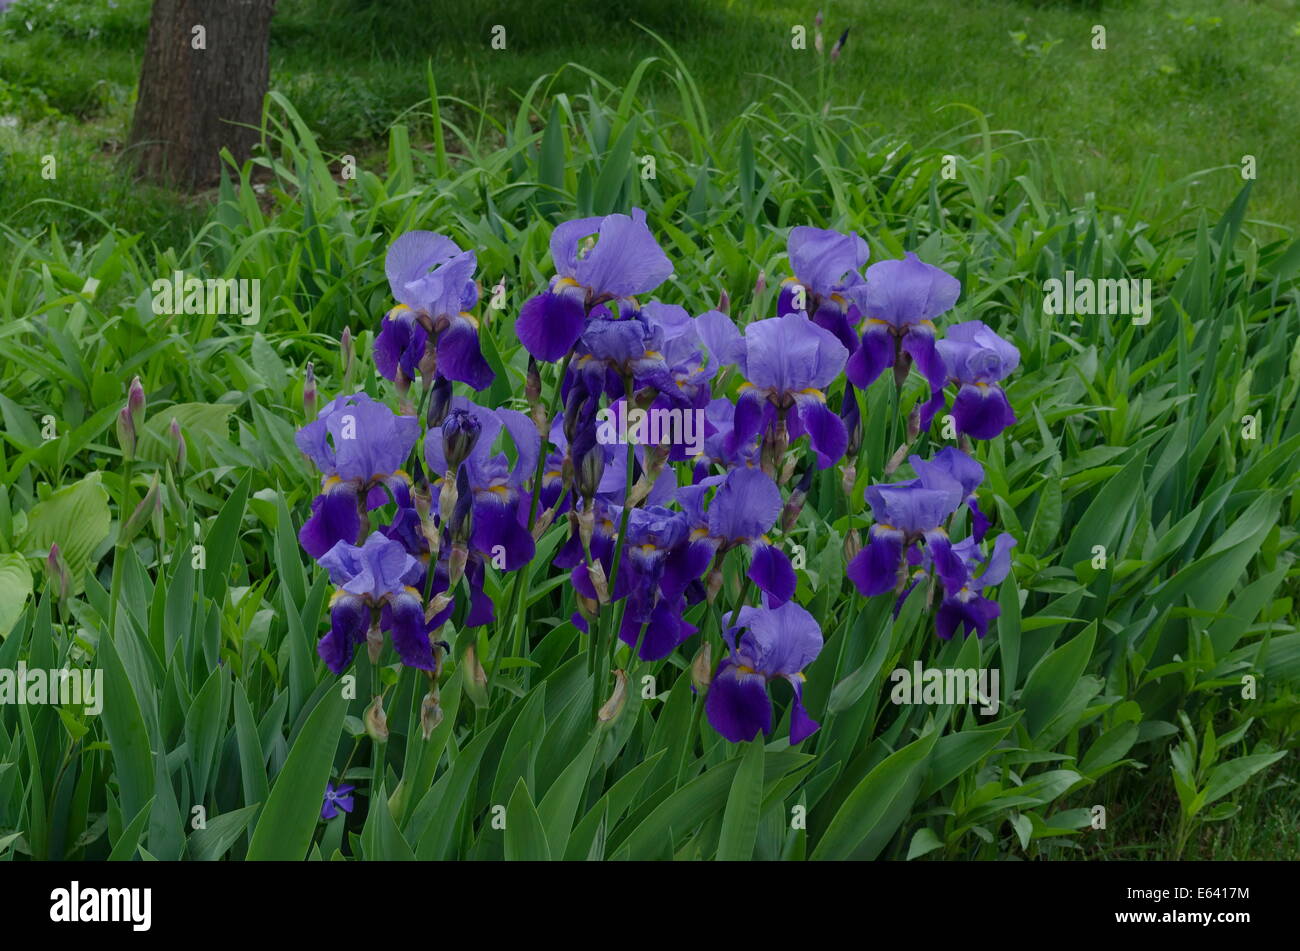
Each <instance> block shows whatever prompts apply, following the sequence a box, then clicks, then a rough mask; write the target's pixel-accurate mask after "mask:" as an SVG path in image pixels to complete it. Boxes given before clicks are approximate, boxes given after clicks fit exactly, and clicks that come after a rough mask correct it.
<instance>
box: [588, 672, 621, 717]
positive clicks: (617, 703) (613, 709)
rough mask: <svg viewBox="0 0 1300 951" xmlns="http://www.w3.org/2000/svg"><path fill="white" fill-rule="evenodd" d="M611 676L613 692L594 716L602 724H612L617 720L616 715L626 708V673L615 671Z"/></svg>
mask: <svg viewBox="0 0 1300 951" xmlns="http://www.w3.org/2000/svg"><path fill="white" fill-rule="evenodd" d="M613 674H614V692H613V693H612V694H610V695H609V699H608V700H606V701H605V705H604V706H603V707H601V708H600V712H599V713H597V714H596V718H597V719H598V720H599V721H600V722H601V723H602V724H608V723H613V722H614V721H615V720H616V719H618V715H619V714H620V713H622V712H623V708H624V707H625V706H627V673H626V672H625V671H622V670H615V671H613Z"/></svg>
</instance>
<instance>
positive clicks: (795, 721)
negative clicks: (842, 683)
mask: <svg viewBox="0 0 1300 951" xmlns="http://www.w3.org/2000/svg"><path fill="white" fill-rule="evenodd" d="M786 679H787V680H789V682H790V686H791V687H793V688H794V703H793V704H791V706H790V745H791V746H797V745H798V744H799V743H802V742H803V741H804V740H806V739H808V737H810V736H812V735H813V734H814V733H816V732H817V731H818V730H819V729H821V724H819V723H818V722H817V721H816V720H814V719H813V718H812V717H810V716H809V715H808V711H807V710H806V709H804V705H803V677H802V676H798V677H788V678H786Z"/></svg>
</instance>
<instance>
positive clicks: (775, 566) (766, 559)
mask: <svg viewBox="0 0 1300 951" xmlns="http://www.w3.org/2000/svg"><path fill="white" fill-rule="evenodd" d="M750 551H751V552H752V553H753V558H751V559H750V562H749V574H748V577H749V580H750V581H752V582H754V584H756V585H758V587H759V588H760V589H761V590H762V591H764V592H765V593H766V594H767V595H768V603H769V604H770V605H771V606H772V607H774V608H775V607H780V606H781V605H783V604H785V603H786V602H787V601H789V600H790V599H791V598H793V597H794V589H795V586H796V584H797V583H798V579H796V578H795V574H794V567H793V566H792V565H791V564H790V559H789V558H787V557H786V554H785V552H783V551H781V549H779V548H777V547H776V546H775V545H768V544H764V543H762V542H759V543H757V544H755V545H754V546H753V547H752V548H751V549H750Z"/></svg>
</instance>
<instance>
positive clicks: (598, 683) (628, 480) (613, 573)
mask: <svg viewBox="0 0 1300 951" xmlns="http://www.w3.org/2000/svg"><path fill="white" fill-rule="evenodd" d="M623 398H624V399H625V400H626V401H627V404H628V408H629V409H631V405H632V377H631V376H630V375H628V376H625V377H624V378H623ZM635 465H636V444H635V443H633V442H632V441H631V440H630V439H629V440H628V443H627V473H626V477H625V478H624V480H623V482H624V485H623V512H622V514H621V515H620V516H619V520H618V539H617V541H615V543H614V559H613V561H612V562H611V563H610V572H609V578H608V579H606V580H607V583H608V585H609V596H610V606H611V607H613V601H614V593H615V591H616V590H617V589H618V568H619V563H620V562H621V561H622V559H623V547H624V545H625V544H626V542H627V517H628V513H629V511H630V509H629V507H628V504H627V500H628V498H629V497H630V496H631V495H632V469H633V467H634V466H635ZM626 610H627V596H626V595H624V598H623V600H622V601H621V602H620V603H619V606H618V610H617V612H616V615H615V616H614V621H613V624H612V627H611V630H610V631H609V632H606V631H605V626H606V625H605V615H603V614H602V615H601V616H600V618H599V620H600V622H601V623H600V631H601V633H600V643H599V644H597V647H596V650H597V653H598V658H599V660H598V663H597V664H596V671H595V678H596V679H595V681H594V683H593V684H592V719H593V720H594V719H596V717H597V715H598V714H599V713H600V706H601V699H600V698H601V695H602V694H603V693H604V687H605V670H604V668H605V667H606V663H605V658H606V657H607V656H612V655H613V638H616V637H618V632H619V629H620V628H621V627H622V626H623V613H624V612H625V611H626ZM607 634H608V636H607ZM607 642H608V645H607ZM606 646H608V647H609V653H608V654H607V653H606Z"/></svg>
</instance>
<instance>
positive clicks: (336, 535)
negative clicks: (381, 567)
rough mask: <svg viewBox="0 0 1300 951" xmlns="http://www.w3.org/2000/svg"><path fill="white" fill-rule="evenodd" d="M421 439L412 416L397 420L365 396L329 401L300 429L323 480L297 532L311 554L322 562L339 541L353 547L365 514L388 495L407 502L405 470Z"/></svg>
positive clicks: (304, 448) (298, 439)
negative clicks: (308, 516) (310, 508)
mask: <svg viewBox="0 0 1300 951" xmlns="http://www.w3.org/2000/svg"><path fill="white" fill-rule="evenodd" d="M419 438H420V423H419V421H418V420H417V419H416V418H415V417H414V416H396V415H394V414H393V411H392V410H390V409H389V408H388V407H387V406H385V405H384V404H383V403H380V402H378V401H376V400H374V399H372V398H371V397H369V396H367V395H366V394H365V393H353V394H352V395H350V396H340V397H337V398H336V399H333V400H331V401H330V402H329V403H327V404H326V405H325V406H323V407H322V408H321V411H320V415H319V416H318V417H317V418H316V419H315V420H314V421H313V422H311V423H308V424H307V425H306V426H304V427H303V428H302V429H300V430H298V433H297V435H296V436H295V437H294V441H295V442H296V443H297V445H298V448H299V449H301V450H302V451H303V452H304V453H305V454H306V455H307V458H309V459H310V460H311V461H312V462H313V463H314V464H315V466H316V468H317V469H319V470H320V471H321V473H322V476H323V485H322V490H321V494H320V495H318V496H317V497H316V498H315V499H313V500H312V504H311V507H312V515H311V518H309V519H308V520H307V522H306V524H304V525H303V527H302V531H301V532H299V533H298V540H299V542H301V543H302V547H303V548H304V549H305V550H306V551H307V553H308V554H309V555H311V556H312V557H313V558H320V557H321V556H322V555H324V554H325V553H326V552H327V551H329V550H330V549H331V548H333V547H334V545H335V544H337V543H338V542H341V541H342V542H347V543H349V544H352V543H355V542H356V541H357V540H358V537H359V536H360V533H361V513H362V512H363V511H367V510H369V509H375V508H378V507H379V506H381V505H383V504H385V502H387V501H388V494H389V493H390V492H391V493H392V496H393V498H394V499H395V500H396V501H397V502H398V504H399V505H406V504H409V489H410V480H409V478H408V477H407V476H406V474H405V473H404V472H403V471H402V466H403V465H404V464H405V463H406V460H407V458H408V457H409V456H410V454H411V449H412V448H413V447H414V446H415V442H416V440H417V439H419ZM385 489H387V491H385Z"/></svg>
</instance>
